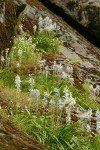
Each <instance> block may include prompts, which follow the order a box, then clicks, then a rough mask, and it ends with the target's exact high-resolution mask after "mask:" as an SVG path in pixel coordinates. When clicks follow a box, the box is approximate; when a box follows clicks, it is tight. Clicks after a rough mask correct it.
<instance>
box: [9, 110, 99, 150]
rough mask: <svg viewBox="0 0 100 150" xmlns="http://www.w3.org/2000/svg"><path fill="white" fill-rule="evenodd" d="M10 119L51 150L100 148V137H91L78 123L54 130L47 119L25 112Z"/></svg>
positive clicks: (90, 149)
mask: <svg viewBox="0 0 100 150" xmlns="http://www.w3.org/2000/svg"><path fill="white" fill-rule="evenodd" d="M12 119H13V121H15V122H16V123H17V126H18V127H20V128H21V129H22V130H23V131H25V132H27V133H28V134H30V135H32V136H33V137H35V138H36V139H37V140H39V141H40V142H41V143H43V144H45V145H47V146H48V147H49V148H51V149H52V150H99V148H100V147H99V146H100V143H99V140H100V137H99V136H95V137H92V136H91V135H90V133H88V132H86V131H84V130H83V131H82V130H81V129H80V123H79V122H77V123H74V124H70V125H67V124H64V125H62V126H58V127H55V128H54V127H52V124H51V122H50V121H49V120H48V118H44V117H42V116H41V117H39V116H38V117H35V116H33V115H32V114H31V113H27V112H25V113H22V114H16V115H14V116H13V118H12ZM73 135H74V137H73Z"/></svg>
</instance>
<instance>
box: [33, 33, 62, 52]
mask: <svg viewBox="0 0 100 150" xmlns="http://www.w3.org/2000/svg"><path fill="white" fill-rule="evenodd" d="M33 43H34V44H36V50H37V51H40V52H44V53H52V52H53V53H57V52H58V51H59V46H60V45H61V42H60V41H59V40H58V38H56V37H55V36H54V35H53V34H48V33H46V32H41V33H38V34H37V35H36V37H33Z"/></svg>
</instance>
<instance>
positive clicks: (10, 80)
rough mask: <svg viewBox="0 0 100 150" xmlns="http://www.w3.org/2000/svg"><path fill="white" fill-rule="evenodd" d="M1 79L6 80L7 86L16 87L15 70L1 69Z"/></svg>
mask: <svg viewBox="0 0 100 150" xmlns="http://www.w3.org/2000/svg"><path fill="white" fill-rule="evenodd" d="M0 80H3V81H4V85H5V86H9V87H11V86H13V87H14V81H15V75H14V73H13V72H11V71H9V70H7V69H6V70H0Z"/></svg>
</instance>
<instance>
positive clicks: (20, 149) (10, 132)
mask: <svg viewBox="0 0 100 150" xmlns="http://www.w3.org/2000/svg"><path fill="white" fill-rule="evenodd" d="M0 150H47V148H45V147H44V146H43V145H42V144H40V143H39V142H37V141H36V140H34V139H32V138H31V137H30V136H28V135H27V134H25V133H23V132H22V131H20V130H18V129H17V128H16V127H15V126H14V125H13V123H11V122H10V121H9V120H6V119H4V118H3V117H1V116H0Z"/></svg>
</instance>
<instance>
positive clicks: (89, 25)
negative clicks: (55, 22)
mask: <svg viewBox="0 0 100 150" xmlns="http://www.w3.org/2000/svg"><path fill="white" fill-rule="evenodd" d="M42 1H44V0H42ZM48 1H50V2H51V3H53V4H54V5H56V6H58V7H59V10H58V11H61V10H60V8H62V9H63V11H64V12H65V13H66V14H68V15H69V16H71V17H72V18H73V19H74V20H75V21H77V22H78V23H80V24H81V25H82V26H84V27H85V28H86V29H87V30H88V31H89V32H90V33H92V34H94V35H95V37H97V38H98V39H99V40H100V1H99V0H95V1H94V0H48Z"/></svg>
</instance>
